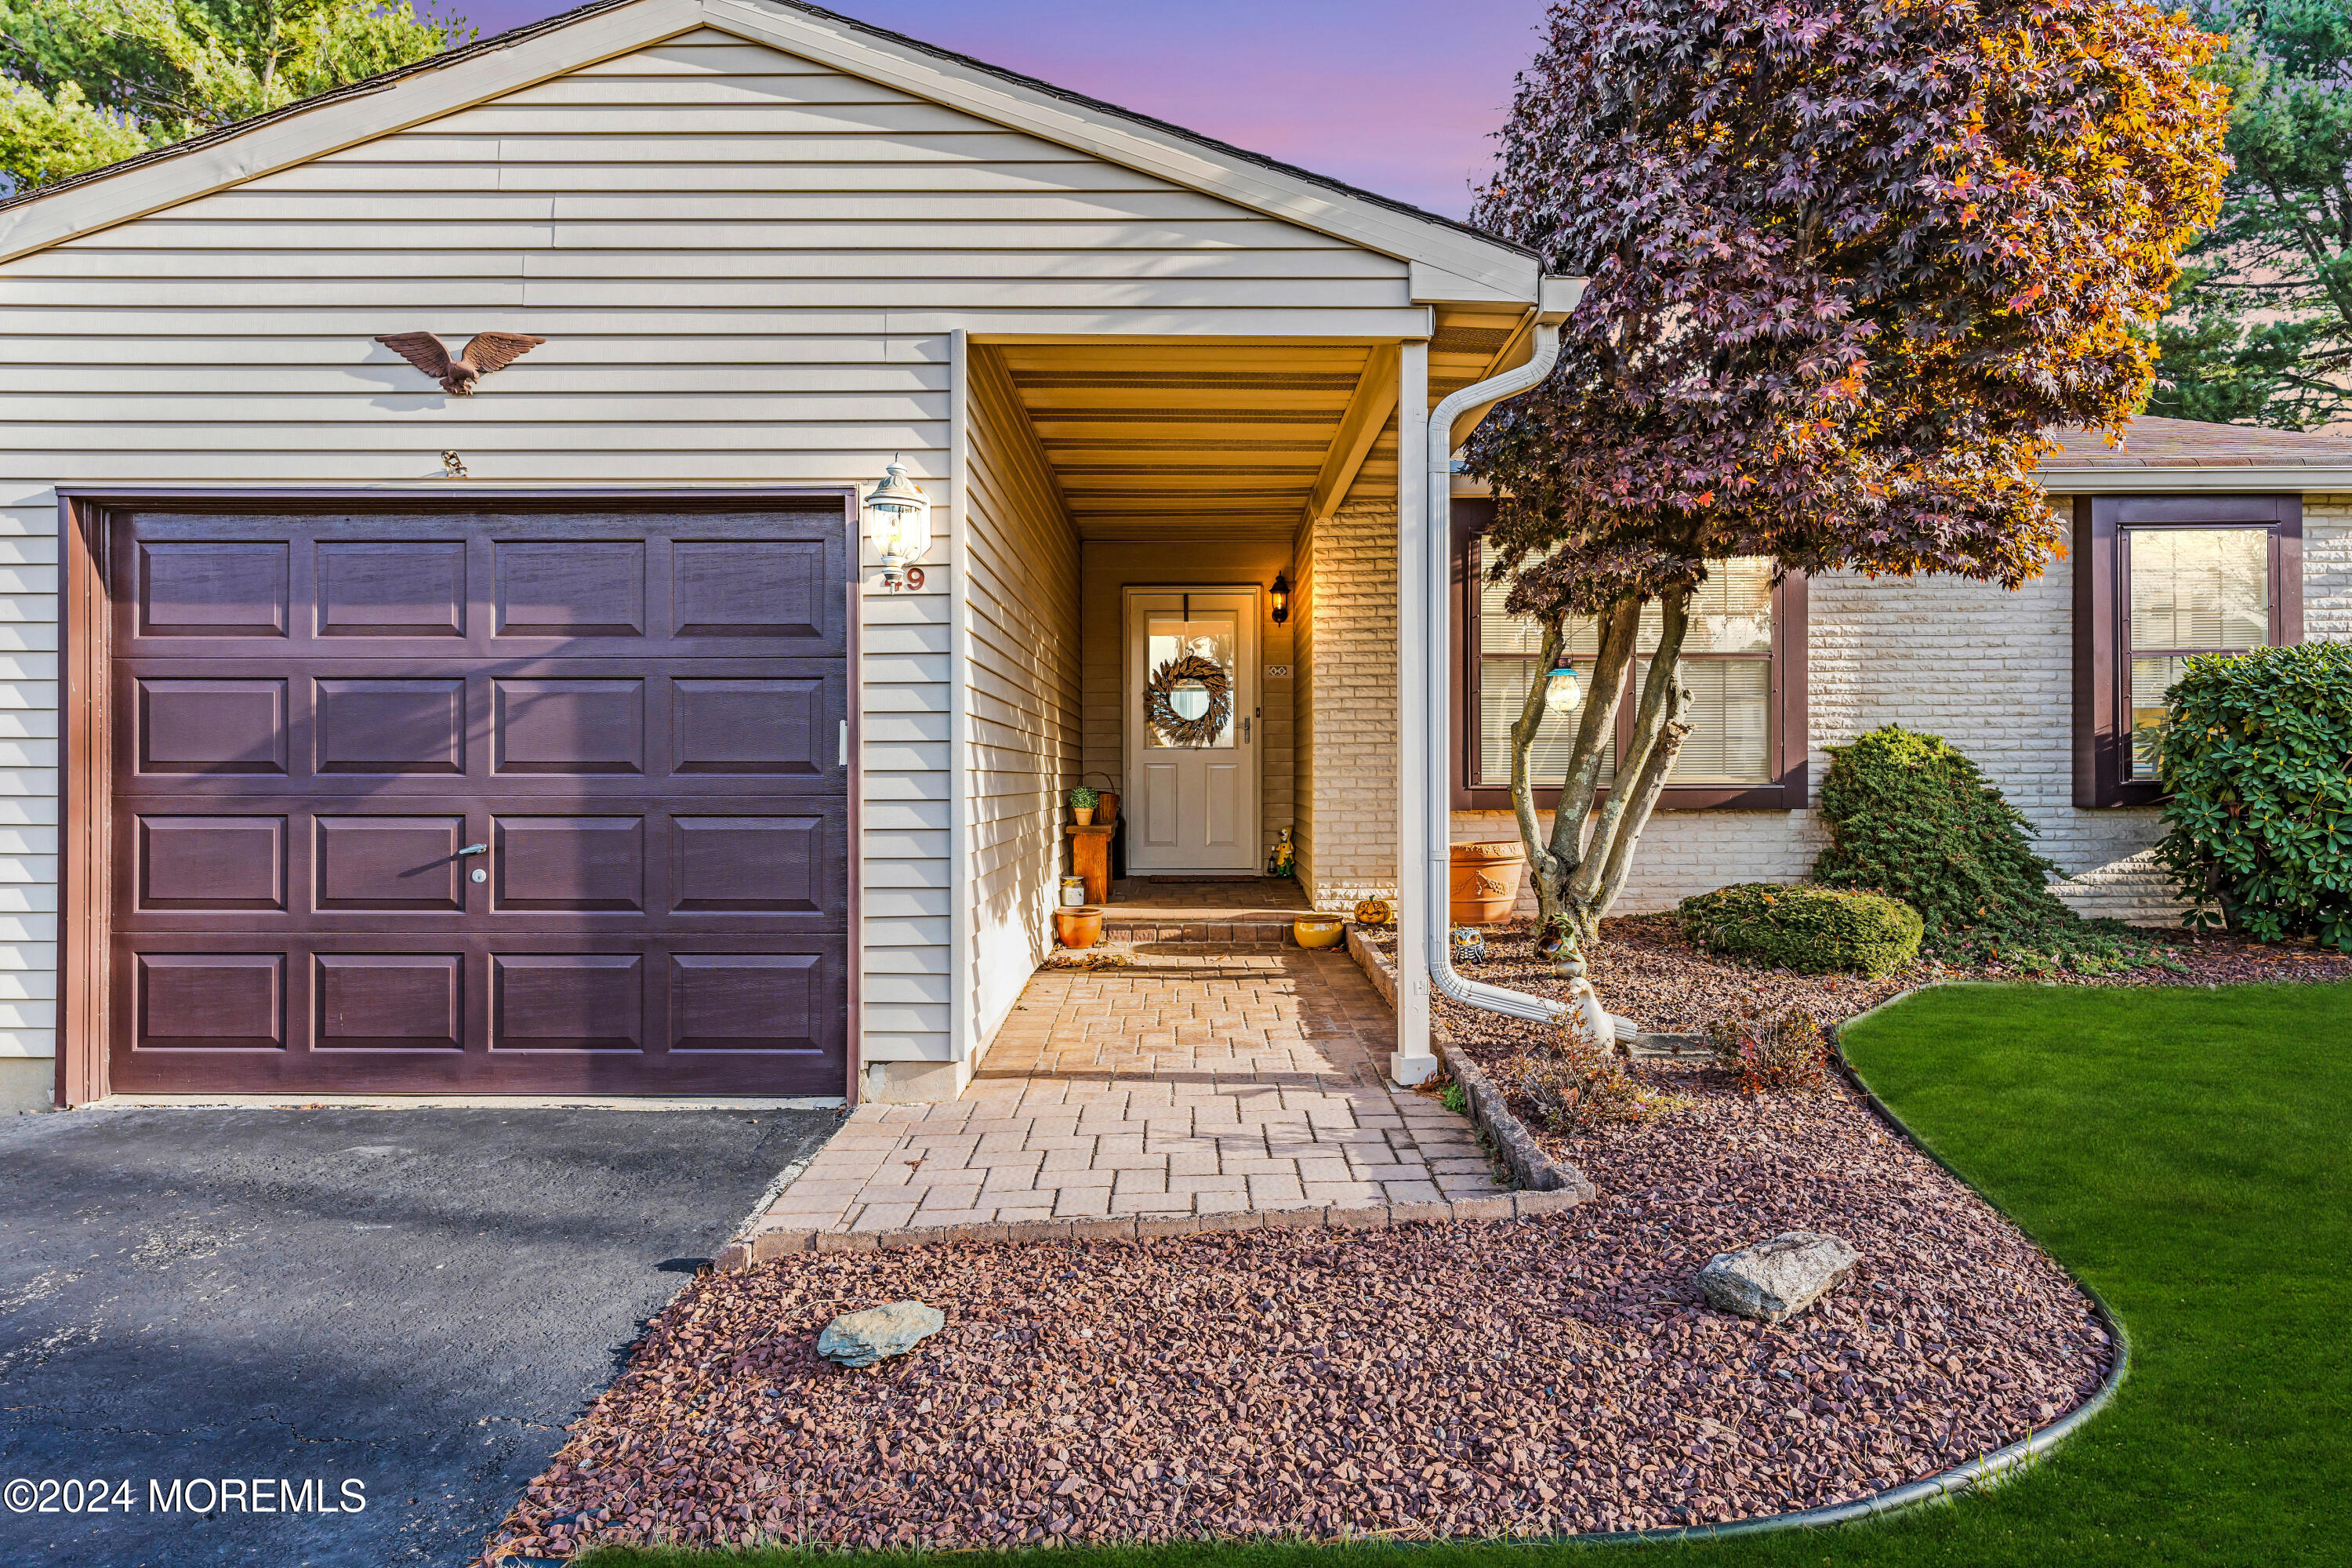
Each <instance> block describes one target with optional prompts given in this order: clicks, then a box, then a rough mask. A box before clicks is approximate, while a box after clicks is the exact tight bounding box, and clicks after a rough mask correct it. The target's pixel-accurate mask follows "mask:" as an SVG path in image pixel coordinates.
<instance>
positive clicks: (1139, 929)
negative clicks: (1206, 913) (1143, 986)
mask: <svg viewBox="0 0 2352 1568" xmlns="http://www.w3.org/2000/svg"><path fill="white" fill-rule="evenodd" d="M1291 918H1292V917H1290V916H1289V915H1286V914H1255V913H1252V914H1246V915H1227V916H1223V917H1221V918H1217V919H1200V918H1193V919H1181V920H1180V919H1171V918H1169V917H1167V916H1163V915H1155V914H1152V913H1150V912H1149V911H1139V912H1137V913H1133V914H1123V913H1118V912H1116V911H1113V910H1104V911H1103V940H1104V941H1105V942H1118V943H1119V944H1120V945H1122V946H1138V945H1140V944H1142V943H1145V942H1184V943H1187V944H1190V945H1206V946H1215V947H1295V946H1297V938H1296V937H1295V936H1293V935H1292V934H1291V931H1290V921H1291Z"/></svg>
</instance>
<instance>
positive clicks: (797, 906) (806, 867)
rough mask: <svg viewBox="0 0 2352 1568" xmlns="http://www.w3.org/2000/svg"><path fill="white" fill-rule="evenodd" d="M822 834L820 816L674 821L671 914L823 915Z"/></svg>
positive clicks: (825, 860) (824, 838) (824, 840)
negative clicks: (749, 913) (743, 911)
mask: <svg viewBox="0 0 2352 1568" xmlns="http://www.w3.org/2000/svg"><path fill="white" fill-rule="evenodd" d="M827 826H828V824H827V822H826V820H825V818H824V817H823V816H715V815H714V816H678V817H676V818H674V819H673V820H672V822H671V825H670V836H671V837H670V842H671V846H672V856H671V864H672V866H673V867H674V868H675V872H674V881H673V884H672V885H673V887H674V888H675V889H676V892H675V898H676V902H675V903H674V905H673V908H675V909H676V910H678V911H680V912H682V913H720V912H730V911H735V910H758V911H761V912H763V913H772V914H818V913H823V912H825V907H824V868H825V867H826V865H827V863H828V858H827V856H826V853H825V850H826V843H827V831H826V830H827Z"/></svg>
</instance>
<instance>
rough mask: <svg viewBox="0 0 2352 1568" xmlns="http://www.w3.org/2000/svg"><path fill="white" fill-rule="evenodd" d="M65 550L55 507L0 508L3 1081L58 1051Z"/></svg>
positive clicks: (41, 1065)
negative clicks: (60, 565)
mask: <svg viewBox="0 0 2352 1568" xmlns="http://www.w3.org/2000/svg"><path fill="white" fill-rule="evenodd" d="M57 553H58V547H57V512H56V510H55V509H54V508H16V509H11V510H6V511H0V1060H5V1061H8V1062H10V1063H11V1064H16V1063H22V1064H24V1066H23V1067H21V1068H17V1067H15V1066H13V1065H12V1067H11V1068H9V1069H8V1070H9V1073H10V1076H11V1080H12V1082H11V1083H0V1090H6V1089H11V1088H12V1087H13V1079H14V1078H15V1077H16V1075H18V1074H20V1073H21V1074H22V1075H24V1076H25V1077H26V1079H27V1081H28V1082H29V1079H31V1077H33V1076H35V1075H37V1074H38V1073H40V1072H41V1070H42V1069H45V1068H47V1065H48V1064H47V1059H46V1058H48V1057H50V1056H51V1055H52V1054H53V1052H54V1050H55V1045H54V1041H55V1038H56V1035H55V1030H56V1026H57V1001H56V997H57V941H58V915H57V909H58V826H57V824H58V654H57V647H58V625H57V622H58V597H57V588H58V572H57Z"/></svg>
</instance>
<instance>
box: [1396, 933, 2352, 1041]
mask: <svg viewBox="0 0 2352 1568" xmlns="http://www.w3.org/2000/svg"><path fill="white" fill-rule="evenodd" d="M1532 924H1533V922H1531V921H1512V922H1511V923H1510V924H1508V925H1497V926H1486V927H1482V928H1481V929H1482V930H1483V931H1485V932H1486V953H1487V956H1486V959H1485V961H1483V962H1481V963H1471V964H1466V965H1465V966H1464V967H1463V973H1465V974H1467V975H1469V976H1470V977H1471V978H1472V979H1475V980H1484V981H1486V982H1487V983H1488V984H1495V985H1507V986H1510V987H1511V988H1513V989H1514V990H1519V991H1532V992H1535V993H1536V994H1539V995H1551V994H1555V988H1556V987H1557V985H1558V983H1557V982H1556V981H1554V980H1553V978H1552V973H1551V965H1550V963H1548V962H1547V961H1545V960H1543V959H1541V958H1538V957H1537V956H1536V953H1535V951H1534V947H1533V943H1532V941H1531V934H1532V931H1531V928H1532ZM1366 934H1367V935H1368V936H1370V938H1371V940H1372V942H1373V945H1375V946H1376V947H1378V948H1380V949H1381V952H1385V953H1387V954H1388V955H1389V957H1390V960H1391V962H1394V959H1395V953H1396V932H1395V931H1394V930H1393V929H1391V930H1388V931H1368V932H1367V933H1366ZM2144 934H2145V935H2147V937H2149V938H2150V939H2151V940H2161V941H2164V942H2169V943H2173V944H2176V945H2175V946H2174V947H2173V954H2174V957H2175V958H2176V959H2177V960H2178V961H2179V963H2180V966H2181V968H2182V969H2183V970H2184V971H2186V973H2179V974H2176V973H2172V972H2171V971H2169V970H2164V969H2154V968H2149V969H2130V970H2122V971H2118V972H2116V973H2110V974H2100V975H2074V974H2069V975H2066V976H2063V978H2061V979H2059V980H2056V981H2054V982H2053V984H2064V985H2242V984H2250V983H2256V982H2264V981H2293V982H2299V983H2307V982H2317V981H2333V980H2352V956H2347V954H2344V953H2340V952H2334V951H2332V950H2330V949H2327V948H2323V947H2319V946H2316V945H2315V944H2313V943H2310V942H2279V943H2275V944H2273V945H2269V946H2265V945H2263V943H2261V942H2249V941H2246V940H2245V939H2243V938H2242V937H2234V936H2227V935H2221V936H2202V937H2195V938H2191V937H2190V936H2189V935H2188V934H2187V933H2185V932H2182V931H2147V932H2145V933H2144ZM1590 964H1591V976H1592V985H1593V989H1594V990H1596V991H1598V992H1599V993H1600V994H1601V1005H1602V1006H1604V1007H1606V1008H1608V1009H1609V1011H1610V1012H1611V1013H1612V1014H1617V1015H1621V1016H1624V1017H1628V1018H1631V1019H1633V1022H1634V1023H1635V1024H1637V1025H1639V1026H1641V1027H1642V1028H1643V1029H1646V1030H1650V1031H1653V1032H1654V1033H1657V1034H1662V1035H1697V1034H1703V1033H1705V1032H1706V1026H1707V1025H1709V1024H1710V1023H1713V1022H1714V1021H1715V1020H1717V1019H1718V1018H1726V1017H1736V1016H1740V1015H1742V1014H1744V1013H1747V1012H1748V1011H1750V1010H1753V1011H1756V1012H1759V1013H1777V1012H1780V1011H1781V1010H1782V1009H1784V1008H1788V1007H1803V1008H1806V1009H1808V1010H1809V1011H1810V1012H1811V1014H1812V1015H1813V1016H1814V1017H1815V1018H1816V1019H1817V1020H1819V1021H1820V1022H1821V1023H1822V1024H1824V1025H1828V1024H1837V1023H1843V1021H1844V1020H1846V1019H1848V1018H1851V1017H1853V1016H1855V1015H1856V1014H1859V1013H1866V1012H1868V1011H1869V1010H1870V1009H1871V1008H1873V1007H1875V1006H1877V1005H1879V1004H1880V1003H1881V1002H1884V1001H1885V1000H1886V999H1887V998H1889V997H1890V996H1895V995H1899V994H1901V993H1903V992H1906V991H1909V990H1913V989H1915V988H1916V987H1918V986H1921V985H1928V984H1934V983H1935V982H1937V981H1939V980H2005V981H2030V980H2031V979H2032V977H2031V976H2028V975H2025V974H2022V973H2019V972H2017V971H2014V970H2010V969H2003V968H2000V967H1997V966H1991V967H1984V968H1977V969H1959V968H1950V967H1947V966H1945V965H1943V964H1940V963H1914V964H1911V965H1909V966H1907V967H1906V968H1903V969H1900V970H1897V971H1896V972H1895V973H1893V974H1890V975H1887V976H1886V977H1885V978H1884V979H1881V980H1865V979H1863V978H1862V977H1860V976H1858V975H1853V974H1796V973H1790V971H1788V970H1785V969H1759V968H1757V967H1755V966H1753V965H1751V964H1748V963H1742V962H1741V961H1740V960H1738V959H1737V958H1727V957H1722V956H1718V955H1717V954H1715V953H1711V952H1707V951H1706V949H1704V948H1701V947H1697V946H1695V945H1694V944H1693V943H1692V942H1690V941H1689V939H1687V938H1686V937H1685V936H1684V935H1683V932H1682V926H1681V923H1680V922H1679V921H1676V920H1675V917H1674V916H1672V915H1670V914H1660V915H1627V916H1621V917H1619V918H1617V919H1615V920H1609V921H1602V922H1601V944H1600V946H1599V947H1598V948H1597V949H1595V950H1594V952H1592V953H1591V957H1590ZM1436 1005H1437V1008H1438V1011H1439V1013H1440V1014H1441V1015H1442V1016H1443V1018H1444V1024H1445V1027H1446V1031H1447V1033H1449V1034H1450V1035H1452V1036H1453V1037H1454V1039H1455V1040H1457V1041H1459V1042H1460V1043H1462V1044H1464V1045H1465V1046H1468V1047H1471V1050H1472V1052H1473V1054H1475V1055H1477V1056H1480V1057H1482V1058H1483V1057H1486V1056H1490V1055H1493V1054H1495V1053H1496V1051H1497V1050H1500V1051H1503V1052H1506V1053H1507V1052H1509V1051H1513V1050H1516V1049H1517V1047H1518V1046H1519V1044H1520V1043H1521V1040H1522V1038H1523V1037H1521V1036H1520V1035H1519V1034H1518V1032H1517V1025H1516V1024H1515V1023H1514V1022H1513V1021H1512V1020H1511V1019H1508V1018H1504V1017H1500V1016H1496V1015H1495V1014H1492V1013H1482V1012H1479V1011H1477V1010H1476V1009H1475V1008H1468V1007H1462V1006H1458V1005H1455V1004H1454V1003H1452V1002H1449V1001H1447V1000H1446V999H1445V998H1444V997H1442V996H1441V997H1439V998H1437V999H1436Z"/></svg>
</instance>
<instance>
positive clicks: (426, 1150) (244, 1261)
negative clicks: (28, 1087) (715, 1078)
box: [0, 1109, 840, 1568]
mask: <svg viewBox="0 0 2352 1568" xmlns="http://www.w3.org/2000/svg"><path fill="white" fill-rule="evenodd" d="M839 1121H840V1119H839V1117H838V1116H837V1115H836V1114H835V1112H832V1111H825V1110H712V1111H706V1110H344V1109H327V1110H82V1111H73V1112H69V1113H65V1114H54V1115H35V1116H17V1117H11V1118H7V1119H5V1120H0V1484H11V1485H13V1483H14V1482H16V1480H18V1479H23V1480H27V1481H31V1482H33V1483H34V1484H35V1486H36V1487H38V1486H39V1483H41V1482H42V1481H44V1480H55V1481H57V1482H58V1483H60V1485H59V1487H58V1490H57V1492H56V1493H54V1494H49V1495H47V1496H42V1495H39V1494H36V1495H34V1496H33V1497H32V1501H33V1504H34V1510H33V1511H29V1512H27V1511H20V1509H19V1505H20V1504H21V1503H23V1502H24V1501H26V1498H25V1497H24V1496H23V1495H20V1494H21V1493H22V1491H23V1489H21V1488H15V1489H12V1491H11V1492H10V1495H9V1496H8V1498H7V1504H8V1509H9V1511H8V1514H7V1516H6V1517H5V1519H0V1535H5V1537H6V1538H7V1539H9V1540H12V1541H14V1542H16V1544H15V1545H14V1546H12V1547H10V1548H9V1549H8V1552H7V1560H8V1561H9V1562H10V1563H73V1564H82V1563H89V1564H94V1565H95V1564H103V1565H104V1568H135V1565H138V1564H142V1563H144V1564H153V1565H155V1568H163V1565H164V1564H170V1565H171V1568H195V1565H200V1564H202V1565H209V1564H218V1563H236V1564H263V1565H267V1568H290V1565H293V1564H302V1563H310V1564H321V1565H324V1564H338V1565H340V1564H352V1565H353V1568H379V1565H382V1564H390V1563H436V1564H438V1563H461V1562H464V1561H465V1560H466V1559H467V1558H468V1557H469V1556H470V1555H471V1554H472V1553H473V1552H476V1551H477V1550H478V1549H479V1547H480V1544H481V1542H482V1539H483V1537H484V1536H485V1535H486V1534H487V1533H488V1531H489V1530H490V1529H491V1527H492V1526H494V1525H495V1524H497V1522H498V1521H499V1519H500V1518H501V1517H503V1516H504V1514H505V1512H506V1510H507V1507H508V1505H509V1503H510V1502H511V1501H512V1500H513V1498H514V1496H515V1494H516V1493H517V1492H518V1491H520V1489H521V1488H522V1487H523V1486H524V1485H525V1484H526V1483H527V1482H528V1481H529V1480H530V1478H531V1477H532V1476H533V1475H535V1474H537V1473H538V1472H539V1471H540V1470H541V1468H544V1467H545V1465H546V1463H547V1460H548V1458H550V1457H551V1455H553V1454H554V1452H555V1450H556V1449H557V1448H558V1447H561V1446H562V1441H563V1431H562V1428H563V1426H564V1425H565V1424H566V1423H568V1422H570V1421H572V1419H574V1418H575V1417H576V1416H578V1415H579V1414H580V1413H581V1412H582V1411H583V1409H584V1408H585V1407H586V1406H587V1404H588V1402H589V1401H590V1400H591V1399H592V1398H593V1397H594V1396H595V1394H597V1393H598V1391H600V1390H601V1389H603V1388H604V1385H605V1384H607V1383H608V1382H610V1381H611V1379H612V1377H613V1375H614V1373H615V1372H616V1371H617V1370H618V1368H619V1366H620V1364H621V1362H622V1360H623V1358H624V1356H625V1353H626V1351H627V1348H628V1346H629V1344H630V1343H631V1342H633V1341H634V1340H635V1338H636V1337H637V1333H638V1331H639V1328H640V1326H641V1325H642V1324H643V1323H644V1322H645V1321H646V1319H647V1318H649V1317H650V1316H652V1315H653V1313H654V1312H656V1310H659V1309H660V1308H661V1307H662V1306H663V1305H664V1304H665V1303H666V1302H667V1301H668V1300H669V1299H670V1298H671V1297H672V1296H674V1295H676V1294H677V1290H678V1289H679V1288H680V1287H681V1286H683V1285H684V1284H685V1283H686V1282H687V1281H688V1279H691V1278H692V1277H693V1273H694V1269H695V1266H696V1265H697V1264H698V1262H700V1261H702V1260H704V1259H707V1258H709V1256H710V1255H711V1254H713V1253H715V1252H717V1251H718V1249H719V1247H720V1245H721V1244H723V1243H724V1242H725V1240H726V1239H727V1237H728V1235H729V1234H730V1232H731V1231H732V1229H733V1228H734V1226H736V1224H737V1223H738V1222H740V1220H741V1219H742V1218H743V1216H744V1215H746V1214H748V1213H749V1212H750V1211H751V1206H752V1205H753V1203H754V1202H755V1201H756V1200H757V1199H758V1197H759V1196H760V1194H761V1192H762V1191H763V1190H764V1189H765V1188H766V1187H767V1185H768V1184H769V1183H770V1182H771V1181H772V1180H773V1179H774V1177H775V1176H776V1174H777V1173H778V1172H779V1171H781V1170H782V1168H783V1167H784V1166H786V1165H787V1164H790V1163H793V1161H795V1160H799V1159H802V1158H803V1157H805V1156H806V1155H807V1154H808V1153H810V1152H812V1151H814V1149H815V1148H816V1146H817V1145H818V1144H820V1143H822V1142H824V1139H825V1138H826V1137H827V1136H829V1135H830V1134H831V1132H832V1131H833V1130H834V1129H835V1127H836V1126H837V1125H839ZM69 1480H70V1481H78V1482H79V1483H81V1484H80V1485H79V1486H78V1487H67V1486H65V1485H64V1484H63V1483H66V1482H68V1481H69ZM199 1480H201V1481H205V1482H208V1483H210V1484H211V1488H212V1489H211V1490H210V1491H209V1492H207V1491H206V1490H205V1488H203V1487H194V1488H192V1487H190V1486H189V1485H188V1483H190V1482H192V1481H199ZM174 1481H177V1482H180V1483H181V1493H180V1502H181V1507H180V1510H179V1511H177V1512H157V1511H153V1510H152V1504H153V1503H154V1502H156V1501H159V1500H161V1501H164V1502H168V1501H169V1500H170V1497H171V1489H172V1486H173V1482H174ZM223 1481H228V1482H231V1483H232V1486H231V1487H230V1488H227V1489H224V1488H222V1487H221V1486H220V1483H221V1482H223ZM239 1481H241V1482H243V1483H244V1484H243V1486H242V1487H237V1486H235V1485H234V1483H236V1482H239ZM100 1482H103V1484H104V1489H105V1491H106V1495H107V1499H108V1502H109V1504H110V1506H109V1508H108V1510H107V1511H105V1512H103V1513H96V1512H88V1511H85V1512H81V1513H66V1512H61V1511H60V1512H45V1511H40V1508H41V1504H42V1503H44V1502H47V1503H49V1504H51V1505H52V1506H57V1505H59V1504H62V1503H65V1502H73V1501H81V1502H83V1503H84V1504H85V1507H86V1506H87V1498H88V1494H89V1491H90V1490H91V1489H94V1488H95V1487H96V1486H97V1485H98V1484H99V1483H100ZM151 1482H152V1483H158V1484H157V1485H156V1486H155V1487H154V1489H152V1490H151V1485H150V1483H151ZM310 1482H316V1483H317V1485H316V1486H315V1487H310V1488H308V1489H307V1490H306V1483H310ZM351 1482H357V1483H359V1485H358V1487H357V1488H352V1487H350V1486H349V1485H348V1483H351ZM124 1483H128V1487H127V1497H128V1500H129V1503H130V1507H129V1509H128V1510H123V1509H121V1508H120V1507H119V1506H115V1505H117V1504H119V1503H121V1501H122V1500H123V1499H124V1498H125V1496H126V1491H125V1489H124ZM281 1483H282V1484H281ZM225 1490H226V1491H227V1492H228V1493H229V1494H230V1496H229V1500H228V1501H227V1503H226V1507H224V1506H223V1504H222V1501H221V1495H222V1493H223V1492H224V1491H225ZM362 1498H363V1499H364V1500H365V1506H364V1509H363V1510H357V1511H353V1510H352V1504H353V1503H355V1502H356V1501H357V1500H360V1499H362ZM256 1500H258V1501H259V1502H262V1503H266V1504H269V1505H272V1506H278V1507H279V1508H280V1509H281V1511H277V1512H261V1511H256V1510H255V1504H256ZM206 1501H209V1504H210V1506H209V1510H205V1509H198V1508H195V1507H194V1504H195V1503H197V1502H206ZM289 1502H292V1503H298V1504H303V1505H304V1506H303V1507H301V1509H300V1510H299V1511H298V1512H289V1511H283V1505H284V1504H286V1503H289ZM322 1508H323V1509H324V1510H331V1511H321V1509H322Z"/></svg>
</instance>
